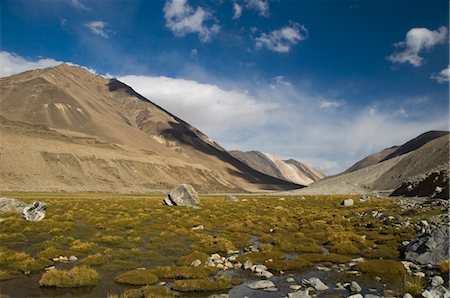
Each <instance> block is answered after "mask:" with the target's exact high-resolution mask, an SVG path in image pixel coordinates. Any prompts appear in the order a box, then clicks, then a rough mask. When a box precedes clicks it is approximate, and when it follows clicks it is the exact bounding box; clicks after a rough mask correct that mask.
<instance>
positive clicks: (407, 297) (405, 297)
mask: <svg viewBox="0 0 450 298" xmlns="http://www.w3.org/2000/svg"><path fill="white" fill-rule="evenodd" d="M403 298H413V296H412V295H411V294H410V293H406V294H405V295H403Z"/></svg>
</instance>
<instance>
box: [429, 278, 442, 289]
mask: <svg viewBox="0 0 450 298" xmlns="http://www.w3.org/2000/svg"><path fill="white" fill-rule="evenodd" d="M443 284H444V279H443V278H442V277H440V276H439V275H436V276H433V278H432V279H431V286H432V287H433V288H434V287H439V286H440V285H443Z"/></svg>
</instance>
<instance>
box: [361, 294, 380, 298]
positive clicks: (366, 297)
mask: <svg viewBox="0 0 450 298" xmlns="http://www.w3.org/2000/svg"><path fill="white" fill-rule="evenodd" d="M364 298H381V296H378V295H375V294H366V295H364Z"/></svg>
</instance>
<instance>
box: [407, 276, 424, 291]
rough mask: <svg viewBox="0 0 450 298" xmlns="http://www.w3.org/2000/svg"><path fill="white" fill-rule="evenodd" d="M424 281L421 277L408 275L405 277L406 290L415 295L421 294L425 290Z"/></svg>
mask: <svg viewBox="0 0 450 298" xmlns="http://www.w3.org/2000/svg"><path fill="white" fill-rule="evenodd" d="M423 286H424V281H423V279H422V278H421V277H418V276H411V275H407V276H406V277H405V286H404V292H405V293H410V294H411V295H413V296H420V294H421V293H422V291H423Z"/></svg>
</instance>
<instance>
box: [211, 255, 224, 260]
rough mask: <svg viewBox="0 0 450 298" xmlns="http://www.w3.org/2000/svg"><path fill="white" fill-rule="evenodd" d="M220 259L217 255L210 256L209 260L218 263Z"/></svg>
mask: <svg viewBox="0 0 450 298" xmlns="http://www.w3.org/2000/svg"><path fill="white" fill-rule="evenodd" d="M221 258H222V257H221V256H220V255H219V254H212V255H211V260H213V261H218V260H220V259H221Z"/></svg>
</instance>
